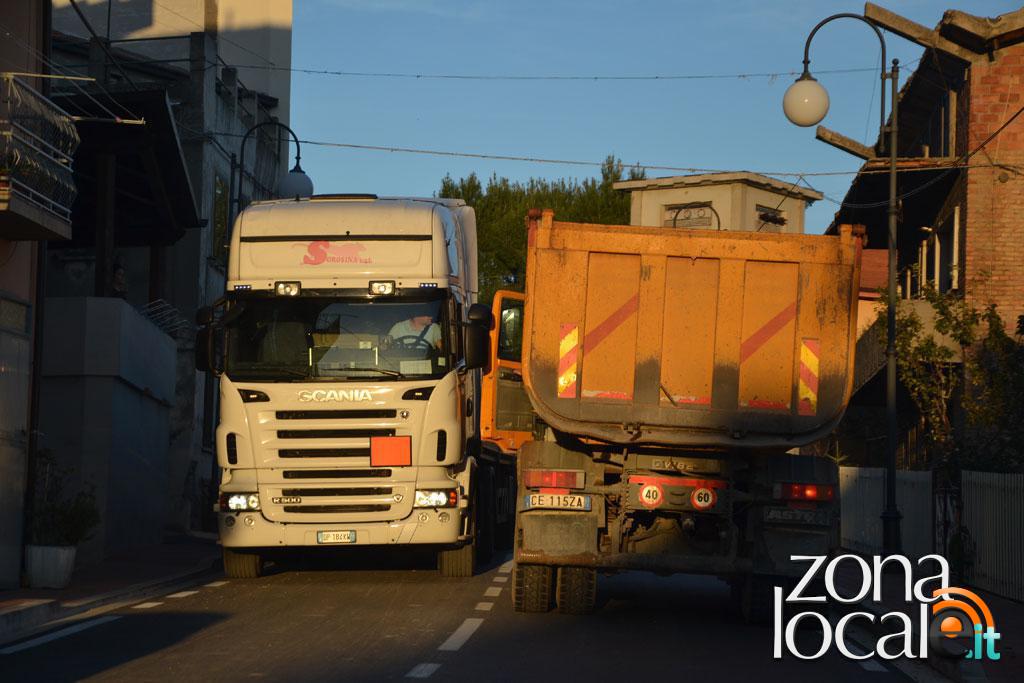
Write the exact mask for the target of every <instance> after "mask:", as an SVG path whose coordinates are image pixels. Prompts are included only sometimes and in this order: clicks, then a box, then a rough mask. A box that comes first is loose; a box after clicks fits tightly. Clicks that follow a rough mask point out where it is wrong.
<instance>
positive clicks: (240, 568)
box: [224, 548, 263, 579]
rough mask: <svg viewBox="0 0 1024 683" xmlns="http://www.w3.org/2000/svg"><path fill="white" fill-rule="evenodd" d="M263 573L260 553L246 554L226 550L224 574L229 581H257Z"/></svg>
mask: <svg viewBox="0 0 1024 683" xmlns="http://www.w3.org/2000/svg"><path fill="white" fill-rule="evenodd" d="M262 573H263V558H262V557H260V554H259V553H245V552H239V551H237V550H229V549H227V548H224V574H225V576H227V577H228V578H229V579H256V578H259V576H260V575H261V574H262Z"/></svg>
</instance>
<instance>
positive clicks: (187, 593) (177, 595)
mask: <svg viewBox="0 0 1024 683" xmlns="http://www.w3.org/2000/svg"><path fill="white" fill-rule="evenodd" d="M198 592H199V591H181V592H180V593H171V594H170V595H168V596H167V597H168V598H174V599H178V598H187V597H188V596H190V595H195V594H196V593H198Z"/></svg>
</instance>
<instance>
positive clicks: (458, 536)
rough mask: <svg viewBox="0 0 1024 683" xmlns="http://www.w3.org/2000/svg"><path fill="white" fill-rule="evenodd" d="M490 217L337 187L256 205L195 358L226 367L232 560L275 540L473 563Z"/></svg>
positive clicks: (250, 563)
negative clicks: (481, 269)
mask: <svg viewBox="0 0 1024 683" xmlns="http://www.w3.org/2000/svg"><path fill="white" fill-rule="evenodd" d="M476 297H477V273H476V223H475V216H474V213H473V210H472V208H471V207H468V206H466V205H465V204H464V203H463V202H461V201H458V200H441V199H415V198H378V197H376V196H373V195H358V196H326V197H313V198H312V199H301V200H282V201H269V202H260V203H256V204H253V205H252V206H250V207H248V208H246V209H245V211H243V212H242V213H241V214H240V215H239V217H238V219H237V221H236V222H235V226H234V231H233V235H232V239H231V247H230V259H229V265H228V282H227V291H226V292H225V294H224V297H223V298H222V299H220V300H219V301H218V302H217V304H216V305H215V306H214V307H213V308H212V309H211V310H208V311H205V312H204V313H203V319H202V320H201V321H200V322H201V323H203V324H202V326H201V329H200V333H199V337H198V339H197V365H198V367H199V368H200V369H204V370H209V371H211V372H213V373H214V374H216V375H219V377H220V394H219V396H220V424H219V426H218V427H217V432H216V440H217V460H218V464H219V466H220V470H221V484H220V497H219V501H218V504H217V510H216V511H217V513H218V519H219V531H220V539H221V544H222V546H223V548H224V564H225V570H226V573H227V574H228V575H229V576H233V577H253V576H258V575H259V574H260V572H261V570H262V566H263V559H264V557H265V556H266V555H267V553H268V552H270V551H271V550H276V551H287V550H288V549H290V548H309V547H323V546H339V545H340V546H365V545H371V546H388V545H419V546H430V547H432V548H435V549H436V550H437V551H438V565H439V568H440V570H441V571H442V573H444V574H446V575H452V576H466V575H471V574H472V573H473V569H474V563H475V560H476V555H477V548H476V544H475V540H476V534H477V532H478V529H479V528H480V527H482V526H487V523H486V522H487V520H486V519H483V520H481V517H485V516H486V515H487V514H488V513H489V511H491V510H492V509H493V506H492V505H488V504H487V501H483V500H481V499H480V495H479V493H478V485H477V482H478V480H479V479H481V474H480V471H481V468H486V467H487V465H486V463H484V462H483V460H482V459H481V456H480V450H481V448H480V444H481V439H480V431H479V401H480V397H479V394H480V374H481V369H482V368H483V367H484V366H485V365H486V363H487V357H488V345H489V333H490V327H491V325H492V322H491V315H490V312H489V310H488V309H487V308H486V307H485V306H482V305H478V304H477V303H476Z"/></svg>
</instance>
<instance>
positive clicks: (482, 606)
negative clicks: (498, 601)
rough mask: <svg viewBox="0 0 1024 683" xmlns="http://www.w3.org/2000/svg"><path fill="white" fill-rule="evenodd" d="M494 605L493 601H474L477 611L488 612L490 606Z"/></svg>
mask: <svg viewBox="0 0 1024 683" xmlns="http://www.w3.org/2000/svg"><path fill="white" fill-rule="evenodd" d="M492 607H494V603H493V602H478V603H476V611H477V612H490V611H491V608H492Z"/></svg>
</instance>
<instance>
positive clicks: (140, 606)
mask: <svg viewBox="0 0 1024 683" xmlns="http://www.w3.org/2000/svg"><path fill="white" fill-rule="evenodd" d="M162 604H164V603H162V602H140V603H139V604H137V605H135V606H133V607H132V609H152V608H153V607H159V606H160V605H162Z"/></svg>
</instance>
